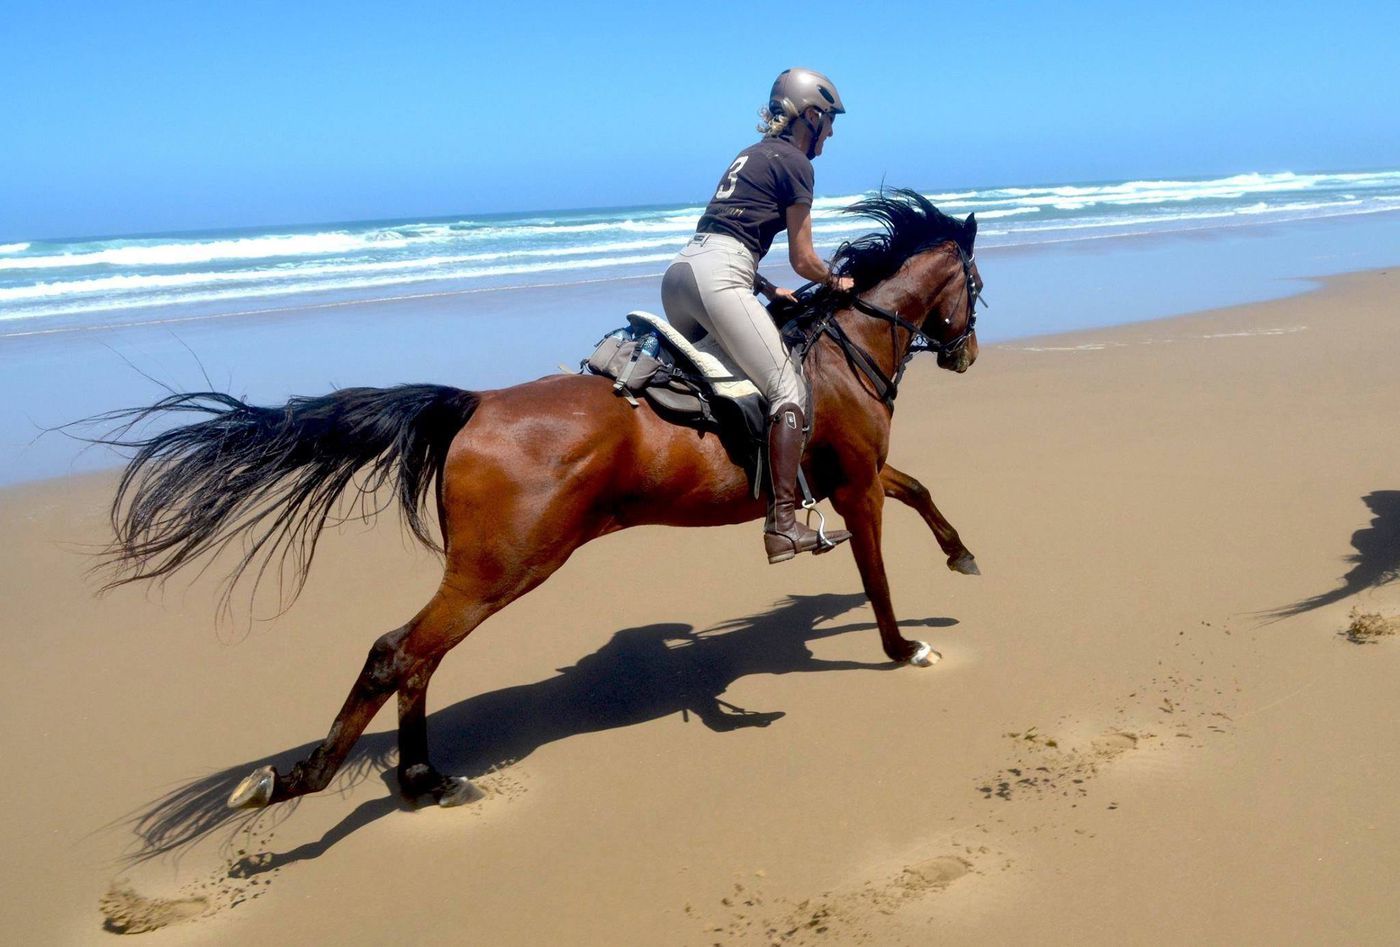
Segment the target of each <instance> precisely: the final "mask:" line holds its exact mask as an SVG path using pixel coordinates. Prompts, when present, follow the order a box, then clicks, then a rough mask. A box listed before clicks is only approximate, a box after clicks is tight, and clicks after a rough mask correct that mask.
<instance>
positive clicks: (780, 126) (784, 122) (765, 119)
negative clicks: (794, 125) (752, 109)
mask: <svg viewBox="0 0 1400 947" xmlns="http://www.w3.org/2000/svg"><path fill="white" fill-rule="evenodd" d="M758 117H759V118H760V119H761V120H762V121H760V122H759V123H758V126H757V127H758V130H759V131H760V132H762V133H763V137H764V138H781V137H783V135H784V134H786V133H787V131H788V125H789V124H790V123H791V121H792V118H791V116H788V115H785V114H783V113H782V112H779V113H778V114H777V115H774V114H773V112H772V110H771V109H769V108H768V106H766V105H765V106H764V107H763V108H761V109H759V110H758Z"/></svg>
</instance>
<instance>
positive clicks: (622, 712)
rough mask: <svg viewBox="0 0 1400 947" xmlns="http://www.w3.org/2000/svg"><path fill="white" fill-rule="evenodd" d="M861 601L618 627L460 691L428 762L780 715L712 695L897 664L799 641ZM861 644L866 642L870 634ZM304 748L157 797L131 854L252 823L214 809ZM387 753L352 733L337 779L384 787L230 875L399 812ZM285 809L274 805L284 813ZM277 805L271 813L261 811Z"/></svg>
mask: <svg viewBox="0 0 1400 947" xmlns="http://www.w3.org/2000/svg"><path fill="white" fill-rule="evenodd" d="M864 602H865V596H864V595H860V594H846V595H837V594H823V595H802V596H791V597H789V598H787V599H786V600H784V601H783V602H782V603H780V604H779V605H778V606H777V607H775V608H774V609H772V610H771V611H768V612H765V613H763V614H761V615H758V616H755V617H749V618H744V619H736V620H734V621H731V622H727V623H725V624H722V625H719V626H716V627H714V628H709V629H705V630H703V631H695V630H694V629H693V628H692V626H690V625H685V624H678V623H659V624H653V625H645V626H642V627H638V628H625V629H623V630H621V631H618V632H617V633H616V634H614V635H613V637H612V639H611V640H610V641H609V642H608V643H607V644H605V645H603V647H601V648H599V649H598V650H597V651H595V652H594V653H592V654H590V655H587V656H586V657H584V658H582V659H580V660H579V661H578V663H576V664H574V665H572V666H570V667H566V668H560V669H559V670H558V672H557V673H556V674H555V675H553V676H551V677H548V678H545V679H544V680H541V681H536V682H534V683H531V684H522V685H518V686H516V687H507V688H503V689H501V690H497V691H491V692H489V693H486V694H480V695H477V696H474V697H469V698H467V699H465V700H462V701H459V702H458V703H456V704H453V705H451V706H449V707H445V708H443V709H442V710H439V711H437V712H436V713H433V714H431V715H430V716H429V718H428V732H429V734H430V738H431V740H432V752H433V760H434V762H435V763H436V764H437V765H438V766H439V767H440V768H441V769H442V770H443V771H444V772H449V773H453V774H457V775H464V776H470V777H473V778H475V777H478V776H482V775H484V774H486V773H488V772H490V770H491V769H492V768H493V767H495V766H498V765H500V764H503V763H507V762H512V761H519V760H523V759H525V758H526V757H528V756H529V755H530V754H531V753H533V752H534V751H535V750H537V749H539V748H540V747H542V746H546V745H548V744H550V743H553V742H555V741H557V740H562V739H566V738H569V737H575V736H580V735H582V734H587V733H595V732H598V731H602V730H611V729H616V728H619V727H630V726H633V725H635V724H640V723H646V722H648V721H652V720H658V719H660V718H662V717H668V716H671V715H673V714H681V715H683V717H685V718H686V719H689V718H690V717H691V716H692V715H693V717H694V719H696V720H698V721H699V722H700V723H701V724H703V725H704V726H706V727H708V728H709V729H711V730H713V731H716V732H726V731H730V730H736V729H741V728H745V727H765V726H768V725H770V724H771V723H773V722H774V721H776V720H778V719H780V718H782V717H783V716H784V712H783V711H781V710H775V709H771V708H768V709H764V710H750V709H745V708H741V707H737V706H735V705H734V704H732V703H729V702H726V701H724V700H722V699H721V695H722V694H724V692H725V691H726V690H727V689H728V688H729V686H730V685H731V684H733V683H734V682H735V681H737V680H739V679H740V678H743V677H748V676H750V675H756V674H791V673H798V672H813V671H859V670H874V671H881V670H891V669H893V668H895V667H897V665H895V664H894V663H892V662H889V661H879V662H861V661H842V660H824V659H819V658H817V657H816V656H814V655H813V654H812V652H811V650H810V649H809V648H808V644H809V643H810V642H813V641H817V640H820V639H823V638H830V637H833V636H836V635H841V634H845V633H847V632H852V631H868V630H870V629H873V628H874V625H873V624H871V623H866V622H861V623H856V624H847V625H840V626H834V627H826V628H822V629H821V630H817V629H816V627H815V626H816V625H818V624H821V623H823V622H826V621H830V620H831V619H833V618H835V617H837V616H839V615H841V614H843V613H845V612H847V611H850V610H851V609H852V608H855V607H857V606H859V605H861V604H863V603H864ZM902 624H904V625H905V626H906V627H907V626H910V625H925V626H931V627H945V626H948V625H953V624H956V622H955V620H953V619H948V618H930V619H923V620H921V621H912V622H904V623H902ZM871 646H872V648H873V647H875V646H876V645H875V642H874V641H873V640H872V642H871ZM315 745H316V744H314V743H311V744H304V745H302V746H297V747H292V748H289V749H287V750H284V751H282V752H280V753H277V754H275V755H273V756H270V757H267V758H264V759H260V760H249V761H245V762H242V763H238V764H236V765H234V766H230V767H228V768H227V769H225V770H223V771H221V772H219V773H215V774H213V775H211V776H208V777H205V778H204V779H200V780H197V781H194V782H192V783H189V784H186V785H184V786H181V787H179V788H178V789H176V790H173V791H172V792H170V793H168V794H167V795H166V796H164V797H162V798H161V799H158V800H156V802H154V803H153V804H152V805H151V806H150V807H148V808H147V809H145V810H144V811H141V812H138V813H136V814H134V815H133V817H132V819H131V822H130V824H131V826H132V828H133V831H134V833H135V835H136V838H137V848H136V850H135V851H134V852H133V853H132V854H131V856H130V858H131V860H133V861H140V860H144V859H148V858H154V857H156V856H158V855H162V854H166V853H171V852H175V851H178V850H180V849H183V848H185V847H187V846H189V845H192V844H194V843H195V842H197V841H199V840H200V839H203V838H205V837H207V836H209V835H211V834H213V833H215V832H217V831H219V830H220V829H222V828H224V827H226V826H229V825H232V824H234V823H237V824H239V825H241V824H243V823H246V822H248V821H251V820H255V819H257V818H258V817H259V814H258V813H254V814H252V815H251V816H250V815H248V814H245V813H236V812H230V811H228V810H227V809H225V808H224V800H225V799H226V798H227V797H228V794H229V793H230V792H231V791H232V790H233V788H234V786H236V785H237V784H238V782H239V780H240V779H242V778H243V776H245V775H246V774H247V773H248V771H249V770H250V769H252V768H255V767H258V766H262V765H266V764H269V763H270V764H272V765H274V766H277V767H278V768H279V769H280V770H281V771H283V772H285V771H286V769H287V767H289V766H290V765H291V764H292V763H294V762H295V761H297V760H299V759H304V758H305V757H306V756H307V754H308V753H310V751H311V750H312V749H313V748H314V746H315ZM395 752H396V735H395V733H394V731H392V730H391V731H385V732H380V733H374V734H367V735H366V736H364V737H363V738H361V740H360V741H359V743H358V744H357V745H356V747H355V749H354V750H353V751H352V753H351V756H350V757H349V759H347V760H346V762H345V766H344V768H343V769H342V773H341V775H340V776H339V777H338V779H337V785H338V786H339V787H341V788H347V787H349V786H353V785H355V784H357V783H359V782H361V781H363V780H365V779H367V778H369V777H370V776H372V775H374V774H376V773H379V774H381V776H382V778H383V779H384V780H385V782H386V783H387V784H388V785H389V788H390V792H389V793H388V794H387V795H385V796H381V797H377V798H375V799H372V800H369V801H367V802H365V803H362V804H361V805H360V806H359V807H358V808H356V809H355V810H354V811H353V812H351V813H350V814H349V815H347V816H346V817H345V818H344V819H342V820H341V821H340V822H339V823H338V824H337V825H336V826H334V827H333V828H331V829H330V830H329V831H327V832H326V833H325V834H324V835H323V836H322V837H321V838H320V839H319V840H317V841H315V842H312V843H308V844H306V845H302V846H300V847H298V848H296V849H294V850H292V851H289V852H284V853H273V854H264V855H261V856H259V857H258V858H257V859H248V860H245V861H244V862H242V863H240V864H239V865H236V866H235V870H236V871H238V872H241V873H256V872H262V871H267V870H269V869H272V868H276V867H280V866H282V865H286V864H288V863H291V862H295V861H301V860H304V859H308V858H315V857H317V856H319V855H321V854H323V853H324V852H326V851H327V850H328V849H329V848H330V847H331V846H333V845H334V844H335V843H336V842H338V841H339V840H340V839H342V838H345V837H346V836H348V835H350V834H351V833H352V832H354V831H356V830H357V829H359V828H361V827H363V826H365V825H368V824H369V823H371V822H373V821H375V820H376V819H379V818H382V817H383V816H385V815H388V814H390V813H391V812H394V811H395V810H397V809H400V808H403V806H404V804H403V803H402V802H401V801H400V800H399V798H398V795H397V792H396V786H395V780H394V776H393V771H392V764H393V760H394V757H395ZM289 805H292V804H288V803H284V804H282V806H281V807H277V808H281V809H282V811H283V812H285V811H287V806H289ZM276 811H277V810H276V808H274V809H273V810H269V813H272V812H276ZM235 831H236V829H235Z"/></svg>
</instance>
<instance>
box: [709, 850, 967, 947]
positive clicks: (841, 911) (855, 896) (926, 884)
mask: <svg viewBox="0 0 1400 947" xmlns="http://www.w3.org/2000/svg"><path fill="white" fill-rule="evenodd" d="M971 870H972V862H970V861H967V860H966V859H963V858H959V857H957V856H956V855H940V856H938V857H937V858H930V859H926V860H924V861H920V862H915V863H914V864H912V865H906V866H905V867H904V869H903V870H901V871H900V873H899V874H897V875H895V876H894V877H893V878H886V880H885V881H883V882H869V881H868V882H866V883H865V884H864V885H863V886H862V887H859V888H854V889H845V890H838V891H828V892H825V893H824V894H822V895H821V896H820V897H814V898H807V899H805V900H803V901H800V902H793V901H791V900H789V899H787V898H782V897H775V898H768V897H765V896H764V895H763V894H762V893H761V892H759V891H758V890H757V889H745V888H744V886H743V885H739V884H736V885H735V886H734V893H733V894H731V895H730V896H728V897H725V898H722V899H721V902H720V903H721V904H723V905H724V907H725V908H728V909H729V917H728V918H727V922H725V923H719V924H714V923H713V922H712V926H710V927H708V928H707V929H706V930H707V933H709V934H710V935H723V936H724V937H725V938H726V939H727V940H728V942H730V943H735V944H749V943H759V944H767V945H783V947H803V945H809V944H817V943H832V942H833V938H834V939H835V942H847V941H849V940H851V939H852V938H854V939H857V940H860V939H864V936H863V935H864V933H868V931H869V928H870V925H871V924H872V923H874V922H875V921H876V919H877V918H878V916H880V915H886V916H888V915H893V914H895V913H897V912H898V911H899V910H900V909H901V908H903V907H905V906H907V905H910V904H913V903H915V902H916V901H918V900H920V899H922V898H924V897H927V896H929V895H931V894H933V893H935V892H938V891H942V890H943V889H945V888H947V887H948V886H949V885H951V884H952V883H953V882H955V881H957V880H958V879H959V878H961V877H963V876H964V875H966V874H967V873H968V872H970V871H971ZM691 912H692V909H691V907H690V905H686V913H691ZM858 934H859V935H861V936H856V935H858ZM848 935H850V936H848ZM722 942H723V941H721V943H722Z"/></svg>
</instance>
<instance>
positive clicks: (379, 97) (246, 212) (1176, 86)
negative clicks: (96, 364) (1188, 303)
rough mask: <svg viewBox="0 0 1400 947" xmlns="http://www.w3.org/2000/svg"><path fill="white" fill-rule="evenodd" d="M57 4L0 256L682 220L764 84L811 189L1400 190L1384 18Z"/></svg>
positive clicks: (1340, 11) (979, 8) (26, 112)
mask: <svg viewBox="0 0 1400 947" xmlns="http://www.w3.org/2000/svg"><path fill="white" fill-rule="evenodd" d="M1055 7H1058V8H1059V9H1052V8H1051V7H1050V6H1049V5H1041V4H1031V3H1017V2H1004V3H997V2H992V3H988V2H980V3H972V2H966V3H962V4H949V3H927V2H925V3H869V4H866V5H864V6H860V7H857V6H856V5H854V4H850V3H847V2H841V3H836V2H827V0H818V2H803V3H798V2H788V3H784V4H774V5H767V4H752V3H750V4H719V3H704V4H702V3H676V4H644V5H642V4H638V5H633V4H621V3H615V4H608V5H590V4H587V3H583V4H575V3H532V2H517V3H513V4H512V3H499V2H492V3H489V4H484V3H476V2H465V3H462V2H458V3H450V4H449V3H414V2H405V3H396V4H387V3H383V2H375V3H361V2H357V0H338V2H335V3H326V2H320V0H305V2H298V3H286V2H285V0H284V2H280V3H275V4H273V3H262V2H243V0H240V2H238V3H227V4H215V3H198V2H140V0H134V2H127V3H113V2H111V0H103V2H101V3H96V2H63V0H51V2H46V3H37V4H25V5H23V6H22V7H20V6H18V5H14V6H12V7H11V8H10V9H8V10H7V12H6V14H5V17H4V25H3V29H0V88H3V89H5V90H7V92H8V93H9V94H8V96H7V99H8V102H7V107H6V109H5V110H4V119H3V122H4V129H3V131H0V240H7V239H8V240H18V239H30V238H42V237H56V236H80V235H89V234H123V233H138V232H153V231H162V230H179V229H203V228H212V227H226V226H255V225H262V224H270V223H303V222H318V221H335V220H355V219H373V218H394V217H422V216H437V215H447V214H458V213H483V212H490V211H509V210H528V209H545V208H555V209H560V208H568V207H585V206H609V205H629V204H648V203H676V202H690V203H693V202H699V201H701V199H702V198H703V197H704V195H705V194H706V193H707V192H708V191H709V190H710V188H711V187H712V185H713V183H714V179H715V178H716V176H717V175H718V173H719V170H721V169H722V168H723V166H724V165H725V164H726V163H727V162H728V161H729V159H730V158H731V157H732V153H733V152H735V151H737V150H738V149H739V148H740V147H743V146H744V145H745V144H747V143H748V142H750V141H751V140H752V139H753V138H754V137H755V133H754V132H753V124H754V122H755V121H756V116H755V114H754V113H755V110H756V109H757V107H758V106H759V105H761V104H762V103H763V101H764V100H765V98H766V96H767V91H768V87H769V84H770V83H771V82H772V79H773V76H774V75H775V74H776V73H777V72H778V71H779V70H780V69H782V68H784V67H786V66H788V65H798V64H801V65H810V66H812V67H813V68H817V69H821V70H823V71H825V72H827V73H828V74H829V75H831V77H832V78H833V79H834V80H835V81H836V82H837V84H838V85H839V87H840V89H841V93H842V96H843V97H844V99H845V101H846V104H847V106H848V108H849V109H850V114H849V115H847V116H845V117H843V118H842V120H841V121H840V122H839V123H838V126H837V135H836V137H835V139H834V140H833V141H832V142H831V144H830V146H829V147H828V149H827V152H826V154H825V155H824V156H823V157H822V158H821V159H820V160H819V161H818V164H817V190H818V192H819V193H824V194H831V195H836V194H850V193H854V192H857V191H860V190H863V189H866V188H869V187H873V186H876V185H878V184H879V183H880V182H881V181H882V180H884V181H886V182H887V183H890V184H896V185H906V186H913V187H918V188H922V189H925V190H937V189H944V188H950V187H958V186H964V185H988V184H1015V183H1045V182H1058V181H1090V180H1104V179H1115V178H1126V177H1161V176H1170V175H1183V176H1185V175H1214V174H1222V173H1232V172H1238V171H1277V170H1297V171H1303V170H1323V169H1327V170H1334V169H1336V170H1341V169H1354V168H1375V167H1395V166H1400V69H1397V66H1396V65H1395V59H1396V58H1397V57H1396V56H1395V54H1394V43H1395V38H1396V37H1397V36H1400V4H1397V3H1394V2H1390V3H1379V2H1376V3H1362V2H1345V0H1344V2H1341V3H1334V4H1331V5H1329V6H1328V7H1327V12H1326V13H1325V14H1323V13H1322V12H1320V11H1321V9H1322V8H1321V7H1320V6H1318V5H1317V4H1316V3H1309V4H1302V3H1293V2H1277V3H1209V4H1207V3H1192V2H1186V3H1176V4H1161V3H1151V4H1132V3H1116V4H1111V3H1103V2H1088V3H1078V4H1073V5H1068V4H1057V5H1055Z"/></svg>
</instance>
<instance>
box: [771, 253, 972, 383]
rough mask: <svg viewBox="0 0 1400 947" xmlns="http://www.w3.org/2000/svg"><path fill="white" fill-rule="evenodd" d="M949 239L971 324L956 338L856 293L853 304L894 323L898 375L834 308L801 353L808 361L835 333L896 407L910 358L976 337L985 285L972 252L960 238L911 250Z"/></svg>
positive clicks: (949, 349) (947, 350)
mask: <svg viewBox="0 0 1400 947" xmlns="http://www.w3.org/2000/svg"><path fill="white" fill-rule="evenodd" d="M947 242H952V244H953V246H954V247H955V248H957V251H958V257H959V258H960V260H961V262H962V268H963V284H964V286H965V287H966V288H967V325H966V326H964V327H963V331H962V332H960V333H959V334H958V335H957V337H956V338H953V339H944V340H942V341H938V342H935V341H934V340H932V339H930V338H929V337H928V334H927V333H925V332H924V330H923V329H921V328H920V327H919V326H916V325H914V323H912V322H910V321H909V320H908V319H905V318H904V317H903V316H901V315H900V314H899V313H897V312H892V311H890V310H889V309H886V308H884V307H883V306H877V305H875V304H874V303H869V302H866V301H865V300H864V299H861V298H860V297H859V296H853V297H852V298H851V305H852V308H854V309H856V310H857V311H859V312H862V313H864V314H865V315H867V316H871V317H873V318H876V319H881V320H883V321H885V322H888V323H889V324H890V348H891V349H892V350H893V352H894V355H895V359H896V362H897V364H896V367H895V374H894V377H893V378H891V377H890V376H888V375H886V374H885V373H884V371H882V370H881V369H880V366H879V365H877V364H876V362H875V359H874V357H873V356H871V354H870V353H869V352H867V351H866V350H865V349H863V348H862V347H861V346H860V345H859V344H858V343H857V342H856V341H855V340H854V339H852V338H851V337H850V336H849V335H847V334H846V330H845V329H843V328H841V324H840V323H838V322H837V321H836V318H835V317H836V313H835V312H834V311H833V312H831V313H828V314H827V315H825V316H823V317H822V318H821V320H820V321H819V322H818V323H817V325H816V329H815V331H813V332H812V333H811V334H810V335H809V336H808V337H807V340H806V343H805V344H804V345H803V347H802V351H801V352H800V354H799V357H800V358H801V359H802V360H804V361H805V360H806V356H807V352H808V351H809V350H810V349H811V346H812V345H813V344H814V343H815V342H816V341H817V339H819V338H820V337H821V336H822V335H823V334H826V335H829V336H831V339H832V341H833V342H835V343H836V345H837V347H838V348H840V349H841V351H842V353H844V354H845V356H846V362H847V364H848V365H850V366H851V368H852V370H858V371H860V372H861V373H862V374H864V375H865V377H866V378H868V379H869V380H870V383H871V385H873V386H874V388H875V396H876V397H877V398H879V399H880V400H881V401H882V402H883V403H884V404H885V406H886V407H888V408H889V409H890V410H891V411H893V410H894V399H895V397H896V396H897V395H898V394H899V384H900V382H902V381H903V380H904V371H905V369H906V368H908V367H909V362H910V361H911V360H912V359H913V358H914V356H915V355H917V354H918V353H920V352H934V353H935V354H937V355H941V356H942V355H953V354H956V353H957V352H958V351H959V350H960V349H962V347H963V346H965V345H967V340H968V339H970V338H971V337H972V332H973V330H974V329H975V328H976V326H977V303H978V300H979V299H981V294H982V286H981V285H980V283H978V281H976V280H974V279H973V277H972V262H973V257H971V256H969V255H968V254H967V253H966V252H965V251H964V250H963V248H962V246H961V245H960V244H958V243H957V242H956V241H940V242H939V243H937V244H933V245H931V246H928V247H921V248H919V249H918V250H915V251H914V252H913V253H911V254H910V257H913V256H917V255H918V254H920V253H923V252H924V251H926V250H931V249H934V248H935V247H938V246H942V245H943V243H947ZM809 285H810V284H809ZM982 304H983V305H984V306H985V305H987V303H986V301H985V300H982ZM929 315H930V317H931V316H933V315H934V313H930V314H929ZM925 321H927V319H925ZM900 329H903V330H904V331H905V332H908V333H909V347H908V348H907V349H905V350H904V354H903V355H902V356H901V355H900V345H899V330H900Z"/></svg>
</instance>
